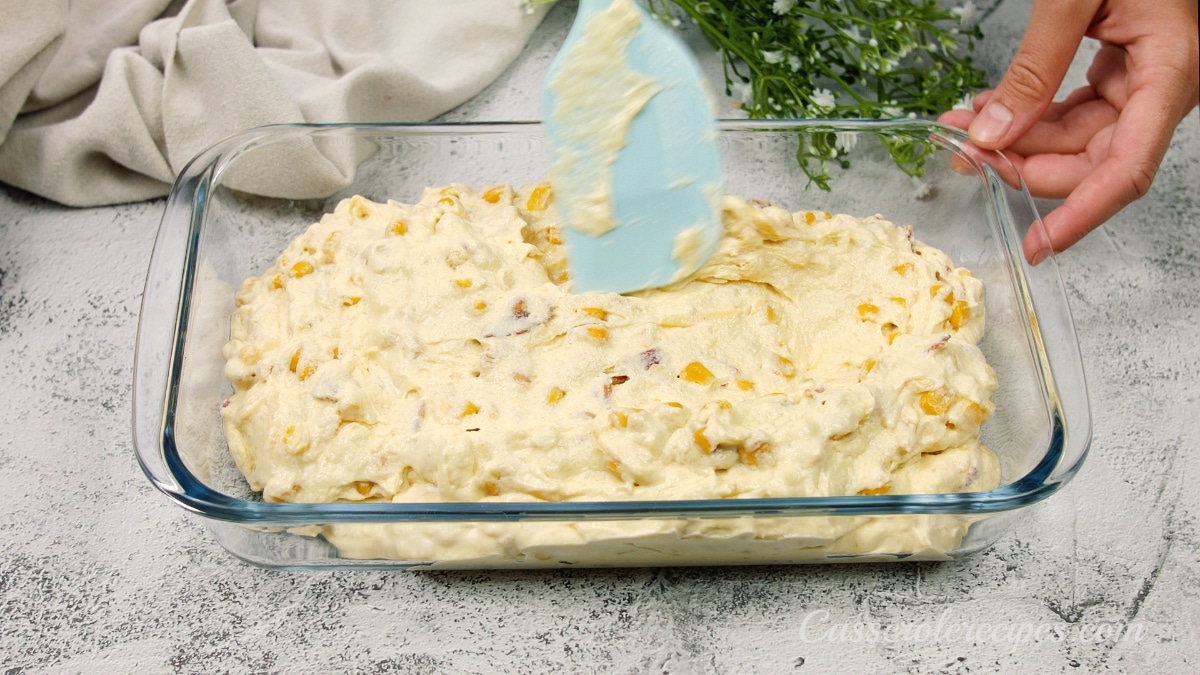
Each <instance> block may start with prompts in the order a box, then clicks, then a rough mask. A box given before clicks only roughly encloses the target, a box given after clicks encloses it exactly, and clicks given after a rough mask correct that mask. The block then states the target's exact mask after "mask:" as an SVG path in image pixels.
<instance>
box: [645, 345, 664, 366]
mask: <svg viewBox="0 0 1200 675" xmlns="http://www.w3.org/2000/svg"><path fill="white" fill-rule="evenodd" d="M661 359H662V352H660V351H658V347H651V348H650V349H647V350H646V351H644V352H642V368H643V369H645V370H650V366H656V365H658V364H660V363H662V360H661Z"/></svg>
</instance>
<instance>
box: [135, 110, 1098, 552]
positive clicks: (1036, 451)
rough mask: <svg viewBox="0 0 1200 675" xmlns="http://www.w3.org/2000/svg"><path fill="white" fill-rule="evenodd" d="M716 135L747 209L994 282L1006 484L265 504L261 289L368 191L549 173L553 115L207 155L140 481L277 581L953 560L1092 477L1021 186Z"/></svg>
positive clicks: (252, 143)
mask: <svg viewBox="0 0 1200 675" xmlns="http://www.w3.org/2000/svg"><path fill="white" fill-rule="evenodd" d="M830 133H846V134H854V137H855V138H856V139H857V143H856V146H855V148H854V150H853V153H852V155H851V156H850V162H851V164H850V168H849V169H839V168H838V167H837V166H836V165H832V164H831V166H830V172H831V175H832V179H831V181H830V188H831V189H830V190H829V191H824V190H820V189H818V188H817V187H815V186H814V185H812V184H811V183H810V181H809V180H808V178H807V176H806V175H805V174H804V172H803V171H802V169H801V167H800V165H799V164H798V163H797V160H796V157H797V153H798V151H799V150H800V149H801V147H802V146H801V144H804V143H806V142H809V139H810V138H811V137H812V136H813V135H815V134H825V135H828V134H830ZM720 136H721V138H720V142H721V149H722V153H723V158H724V164H725V177H724V181H725V185H724V189H725V191H726V192H727V193H729V194H736V195H739V196H742V197H745V198H747V199H758V200H767V201H770V202H772V203H774V204H778V205H780V206H782V207H784V208H786V209H788V210H789V211H798V210H804V209H811V210H824V211H829V212H833V213H848V214H853V215H856V216H868V215H871V214H875V213H880V214H882V215H883V216H884V217H885V218H887V219H888V220H890V221H892V222H894V223H897V224H900V225H912V227H913V229H914V231H915V236H916V238H917V239H919V240H921V241H923V242H924V243H926V244H929V245H931V246H934V247H936V248H939V249H941V250H942V251H944V252H946V253H947V254H948V255H949V256H950V257H951V258H952V259H953V260H954V262H955V264H957V265H959V266H962V267H965V268H967V269H968V270H970V271H971V272H972V273H973V274H974V275H975V276H976V277H977V278H978V279H980V280H981V281H982V283H983V285H984V288H985V289H986V292H985V296H984V297H985V306H986V314H987V320H986V321H987V325H986V329H985V333H984V337H983V339H982V341H981V342H980V344H979V347H980V349H981V350H982V351H983V353H984V354H985V355H986V357H987V360H988V362H989V363H990V364H991V366H992V367H993V368H994V369H995V371H996V376H997V380H998V388H997V389H996V391H995V394H994V401H995V412H994V414H993V416H992V417H991V419H990V420H989V421H988V422H987V423H986V424H985V425H984V426H983V428H982V442H983V443H984V444H985V445H987V446H988V447H990V448H991V449H992V450H993V451H994V452H995V453H996V454H997V456H998V457H999V460H1000V467H1001V471H1000V473H1001V482H1000V485H999V487H997V488H995V489H993V490H988V491H984V492H969V493H943V494H876V495H852V496H836V497H793V498H769V499H764V498H734V499H694V500H671V501H605V502H584V501H567V502H519V503H518V502H494V501H484V502H456V503H447V502H438V503H393V502H381V501H374V502H336V503H273V502H269V501H264V500H263V499H262V498H261V495H259V494H257V493H255V492H254V491H252V490H251V489H250V486H249V484H248V483H247V481H246V479H245V478H244V477H243V476H242V474H241V473H240V472H239V471H238V469H237V467H236V466H235V464H234V462H233V460H232V458H231V456H230V453H229V450H228V447H227V445H226V442H225V439H224V436H223V432H222V425H221V416H220V413H219V410H220V406H221V404H222V402H223V401H224V400H225V399H226V397H227V396H228V395H229V393H230V391H231V386H230V385H229V383H228V382H226V380H225V377H224V375H223V369H224V358H223V357H222V347H223V346H224V345H225V342H226V341H227V340H228V339H229V326H230V319H231V315H232V313H233V311H234V294H235V293H236V291H237V289H238V287H239V285H240V284H241V282H242V280H243V279H245V278H247V277H249V276H253V275H258V274H261V273H262V271H263V270H264V269H265V268H266V267H267V266H269V265H270V264H271V262H272V260H273V259H274V257H275V256H277V255H279V253H280V252H281V251H282V250H283V249H284V248H285V246H286V245H287V244H288V242H289V241H291V240H292V239H293V238H295V237H296V236H297V235H299V234H301V233H303V232H304V231H305V230H306V229H307V228H308V226H309V225H311V224H312V223H314V222H316V221H317V220H318V219H320V217H321V216H322V215H323V214H325V213H328V212H331V211H333V208H334V206H335V205H336V204H337V203H338V202H339V201H340V200H342V199H344V198H347V197H350V196H353V195H362V196H365V197H367V198H368V199H371V200H374V201H377V202H385V201H387V200H388V199H393V200H398V201H403V202H406V203H415V202H416V201H417V200H418V198H419V197H420V196H421V192H422V190H423V189H424V188H426V187H431V186H443V185H449V184H451V183H463V184H466V185H468V186H472V187H475V188H482V187H483V186H485V185H495V184H511V185H514V186H517V185H521V184H532V183H537V182H539V181H542V180H544V178H545V175H546V173H547V170H548V166H549V159H548V154H547V152H546V148H545V145H544V139H543V136H542V132H541V129H540V126H539V125H538V124H536V123H505V124H481V125H280V126H270V127H263V128H259V129H254V130H250V131H247V132H244V133H242V134H239V135H237V136H234V137H231V138H229V139H226V140H225V141H222V142H221V143H219V144H217V145H216V146H214V147H212V148H210V149H209V150H207V151H206V152H204V153H202V154H201V155H200V156H198V157H197V158H196V159H195V160H193V161H192V163H191V164H190V165H189V166H188V167H187V168H186V169H185V170H184V171H183V172H182V173H181V175H180V177H179V178H178V180H177V182H176V184H175V187H174V189H173V190H172V193H171V195H170V197H169V198H168V201H167V205H166V210H165V213H164V216H163V220H162V224H161V226H160V230H159V233H158V237H157V240H156V243H155V248H154V253H153V256H152V259H151V263H150V269H149V272H148V276H147V282H146V289H145V294H144V297H143V302H142V309H141V317H140V325H139V331H138V341H137V353H136V359H135V382H134V405H133V415H134V420H133V422H134V441H135V448H136V452H137V455H138V460H139V462H140V464H141V466H142V468H143V470H144V471H145V473H146V475H147V476H148V477H149V478H150V480H151V482H152V483H153V484H154V485H155V487H157V488H158V489H159V490H161V491H162V492H163V493H165V494H166V495H167V496H168V497H169V498H171V499H172V501H174V502H176V503H177V504H179V505H180V506H182V507H183V508H184V509H186V510H188V511H191V512H193V513H195V514H198V515H199V516H201V517H202V518H203V519H204V521H205V522H206V524H207V525H208V527H209V528H210V530H211V531H212V532H213V534H214V535H215V537H216V539H217V540H218V541H219V542H220V543H221V544H222V545H223V546H224V547H225V548H226V549H228V550H229V551H230V552H231V553H232V554H234V555H235V556H237V557H239V558H242V559H244V560H246V561H249V562H251V563H254V564H257V565H262V566H267V567H275V568H289V569H290V568H327V567H363V566H370V567H396V568H421V567H438V568H442V567H464V568H492V567H562V566H648V565H702V564H753V563H799V562H853V561H880V560H925V559H936V560H944V559H952V558H957V557H961V556H964V555H968V554H970V553H973V552H976V551H979V550H981V549H983V548H986V547H987V546H989V545H990V544H992V543H993V542H995V541H996V540H997V539H998V538H999V537H1000V536H1001V535H1002V534H1003V532H1004V531H1005V530H1006V529H1007V527H1008V526H1009V525H1010V524H1011V522H1012V520H1013V518H1014V517H1015V516H1016V515H1017V514H1018V513H1020V511H1021V509H1023V508H1024V507H1027V506H1029V505H1031V504H1033V503H1035V502H1037V501H1039V500H1041V499H1044V498H1045V497H1047V496H1049V495H1050V494H1052V493H1053V492H1055V491H1056V490H1057V489H1058V488H1060V487H1061V486H1062V485H1063V484H1065V483H1066V481H1068V480H1069V479H1070V478H1071V477H1072V476H1073V475H1074V474H1075V473H1076V471H1078V469H1079V467H1080V465H1081V463H1082V461H1083V458H1084V456H1085V454H1086V452H1087V448H1088V445H1089V443H1090V436H1091V420H1090V417H1089V409H1088V401H1087V392H1086V387H1085V381H1084V375H1083V368H1082V363H1081V361H1080V355H1079V351H1078V343H1077V340H1076V337H1075V333H1074V327H1073V325H1072V323H1071V317H1070V313H1069V309H1068V307H1067V303H1066V297H1065V293H1064V290H1063V287H1062V282H1061V280H1060V278H1059V275H1058V271H1057V269H1056V266H1055V262H1054V259H1053V256H1052V255H1048V256H1047V257H1046V259H1045V260H1044V261H1042V262H1041V263H1040V264H1038V265H1036V266H1031V265H1029V264H1028V263H1027V262H1026V260H1025V258H1024V256H1023V255H1022V241H1023V239H1024V238H1025V236H1026V234H1027V233H1028V232H1029V231H1030V230H1031V228H1040V221H1039V220H1038V216H1037V213H1036V210H1035V208H1034V206H1033V203H1032V201H1031V199H1030V197H1029V195H1028V193H1027V192H1026V191H1025V189H1024V186H1023V183H1022V182H1021V180H1020V177H1019V176H1018V175H1017V174H1016V172H1015V171H1014V170H1013V168H1012V166H1011V165H1010V164H1009V163H1008V162H1007V161H1006V160H1005V159H1004V158H1003V157H1002V156H1000V155H998V154H995V153H986V152H981V151H979V150H978V149H975V148H973V147H972V146H970V145H967V144H965V139H964V137H963V135H962V134H961V133H960V132H958V131H957V130H953V129H948V128H946V127H942V126H939V125H936V124H930V123H926V122H920V121H900V122H854V121H846V122H836V123H831V122H802V121H772V122H764V121H749V120H740V121H726V122H723V123H721V125H720ZM826 138H828V136H826ZM899 140H931V141H932V143H933V147H934V148H935V150H934V151H933V152H932V154H931V155H930V157H929V158H928V160H927V162H926V169H925V171H926V174H925V177H924V181H925V185H924V186H922V187H921V188H920V189H918V188H916V187H914V182H913V180H912V179H911V178H910V177H909V176H908V175H907V174H905V173H904V172H903V171H902V170H901V169H900V168H898V167H897V166H896V165H895V164H894V163H893V161H892V160H891V158H890V156H889V154H888V152H887V145H886V144H889V143H895V142H897V141H899ZM952 157H954V158H958V164H959V167H958V169H959V170H958V171H953V170H951V168H950V159H951V158H952ZM264 175H267V176H269V177H270V178H271V179H270V180H263V176H264ZM281 177H282V178H283V180H279V179H280V178H281ZM281 185H282V186H284V187H282V188H281V187H280V186H281ZM264 195H273V196H264ZM1037 233H1038V232H1037V231H1035V236H1036V234H1037ZM847 531H854V532H856V533H857V535H856V537H855V541H856V542H857V543H856V544H855V545H853V546H847V545H845V544H844V543H843V544H838V541H837V539H838V535H837V533H844V532H847ZM897 533H898V534H899V536H892V535H896V534H897ZM884 534H887V535H888V536H883V535H884ZM476 537H485V538H488V539H489V541H495V542H500V543H499V544H498V545H497V547H496V550H495V551H491V552H489V553H488V554H486V555H475V554H473V553H470V552H469V550H468V549H469V547H466V548H463V547H460V546H458V544H459V543H461V542H465V541H469V540H471V539H472V538H476ZM364 542H365V543H364ZM413 542H422V543H421V544H420V545H416V544H413ZM897 542H899V543H897ZM409 544H413V545H409Z"/></svg>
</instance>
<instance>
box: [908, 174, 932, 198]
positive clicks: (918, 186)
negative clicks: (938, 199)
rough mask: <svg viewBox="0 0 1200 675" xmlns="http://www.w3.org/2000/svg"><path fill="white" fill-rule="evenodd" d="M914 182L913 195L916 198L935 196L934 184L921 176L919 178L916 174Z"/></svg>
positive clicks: (913, 178)
mask: <svg viewBox="0 0 1200 675" xmlns="http://www.w3.org/2000/svg"><path fill="white" fill-rule="evenodd" d="M912 184H913V197H914V198H915V199H929V198H930V197H932V196H933V186H932V185H930V184H929V183H926V182H925V181H923V180H921V179H920V178H917V177H916V176H913V177H912Z"/></svg>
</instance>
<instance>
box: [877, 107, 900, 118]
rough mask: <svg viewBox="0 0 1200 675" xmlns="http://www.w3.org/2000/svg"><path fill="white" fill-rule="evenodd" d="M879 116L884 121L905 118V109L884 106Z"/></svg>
mask: <svg viewBox="0 0 1200 675" xmlns="http://www.w3.org/2000/svg"><path fill="white" fill-rule="evenodd" d="M879 114H880V116H881V117H883V118H884V119H886V118H889V117H892V118H896V117H903V116H904V109H903V108H900V107H899V106H894V105H892V106H884V107H883V108H880V109H879Z"/></svg>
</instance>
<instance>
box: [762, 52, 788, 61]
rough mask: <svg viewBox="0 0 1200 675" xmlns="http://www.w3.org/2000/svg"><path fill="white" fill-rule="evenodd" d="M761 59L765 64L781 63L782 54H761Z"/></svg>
mask: <svg viewBox="0 0 1200 675" xmlns="http://www.w3.org/2000/svg"><path fill="white" fill-rule="evenodd" d="M762 57H763V61H766V62H767V63H783V52H763V53H762Z"/></svg>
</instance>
